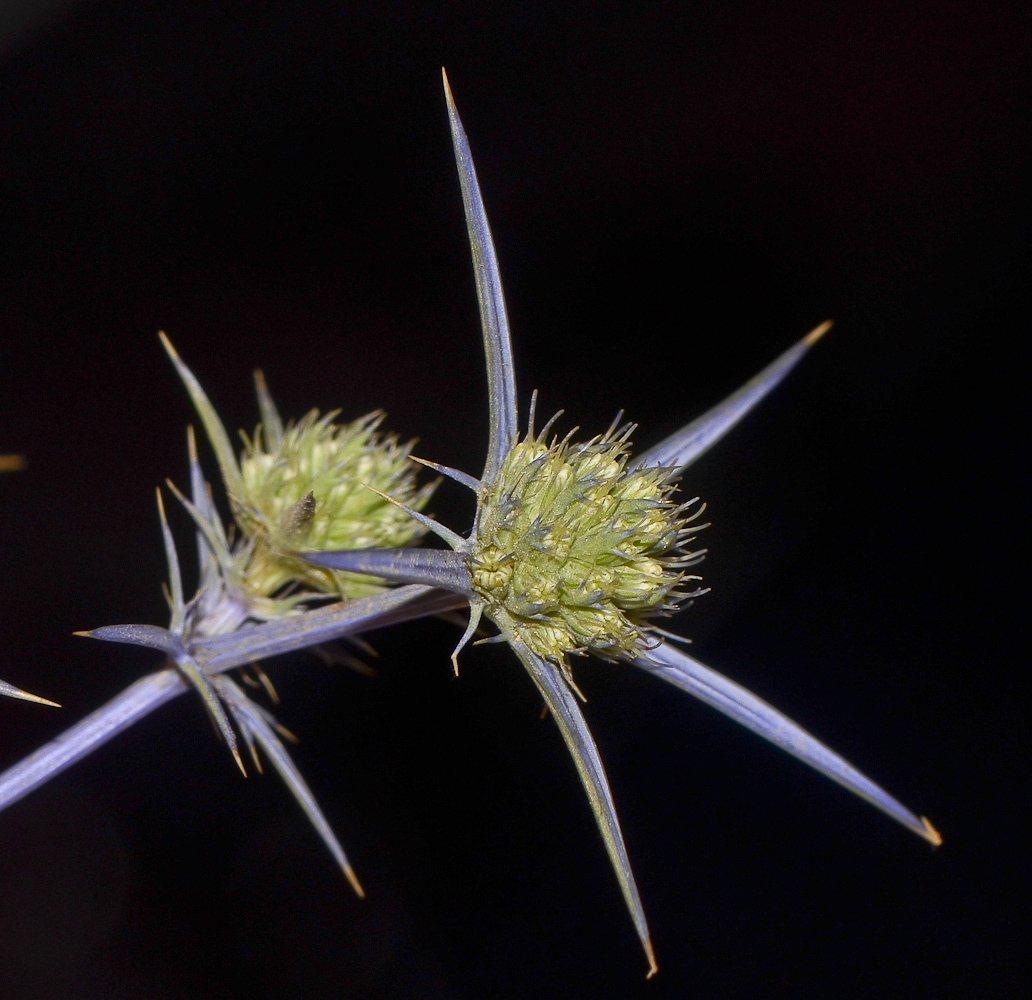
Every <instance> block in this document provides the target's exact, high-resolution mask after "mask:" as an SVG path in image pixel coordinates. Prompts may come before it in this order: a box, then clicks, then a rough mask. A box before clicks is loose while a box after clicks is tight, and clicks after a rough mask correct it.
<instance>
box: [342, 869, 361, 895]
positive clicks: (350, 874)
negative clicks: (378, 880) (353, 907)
mask: <svg viewBox="0 0 1032 1000" xmlns="http://www.w3.org/2000/svg"><path fill="white" fill-rule="evenodd" d="M344 875H345V876H346V877H347V880H348V881H349V882H350V883H351V888H352V889H354V890H355V895H356V896H358V898H359V899H365V889H363V888H362V884H361V883H360V882H359V881H358V876H357V875H356V874H355V870H354V868H352V867H351V865H345V866H344Z"/></svg>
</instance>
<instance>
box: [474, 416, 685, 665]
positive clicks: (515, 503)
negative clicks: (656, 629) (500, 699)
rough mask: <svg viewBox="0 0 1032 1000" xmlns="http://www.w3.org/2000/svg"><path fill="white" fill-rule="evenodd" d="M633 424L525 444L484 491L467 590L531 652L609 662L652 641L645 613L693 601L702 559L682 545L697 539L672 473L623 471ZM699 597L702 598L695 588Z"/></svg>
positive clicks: (530, 439)
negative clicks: (686, 585) (582, 438)
mask: <svg viewBox="0 0 1032 1000" xmlns="http://www.w3.org/2000/svg"><path fill="white" fill-rule="evenodd" d="M633 429H634V428H633V425H628V426H625V427H623V428H621V429H620V430H618V431H615V432H614V431H612V430H611V431H609V432H607V433H606V434H604V435H601V436H600V437H596V438H593V439H592V440H591V441H588V442H586V443H584V444H570V443H568V441H561V442H556V441H554V440H553V442H552V443H551V444H550V445H549V444H545V443H544V441H542V440H540V439H538V438H536V437H534V436H533V435H531V436H530V437H528V438H526V439H524V440H523V441H520V442H519V443H518V444H516V445H515V447H513V449H512V450H511V451H510V452H509V454H508V457H507V458H506V459H505V462H504V463H503V465H502V468H501V471H500V473H499V475H498V478H497V479H496V481H495V482H494V483H492V484H490V485H486V486H485V487H484V489H483V492H482V493H481V498H480V507H479V512H478V515H477V530H476V532H475V538H476V544H475V547H474V549H473V551H472V552H471V554H470V556H469V567H470V575H471V577H472V582H473V589H474V590H475V591H476V592H477V593H478V594H479V595H480V596H481V597H483V598H484V600H485V602H486V608H485V610H486V611H487V613H488V614H489V615H490V616H491V617H493V618H495V619H496V620H498V619H499V618H501V619H503V620H504V619H505V618H508V619H509V620H510V621H511V623H512V627H513V629H514V630H515V631H516V632H517V634H518V635H519V638H521V639H522V640H523V642H525V643H526V644H527V645H528V646H529V647H530V648H531V649H532V650H533V651H534V652H535V653H537V654H538V655H539V656H542V657H544V658H546V659H548V660H551V661H553V662H555V663H560V664H563V663H565V660H566V656H567V654H569V653H572V652H588V651H590V652H592V653H595V654H597V655H600V656H602V657H604V658H607V659H612V658H615V657H616V656H618V655H619V654H620V653H628V654H631V655H634V654H636V653H638V652H640V651H641V650H642V649H645V648H648V647H650V646H653V645H654V644H655V639H654V638H653V637H650V636H649V634H648V627H647V625H646V620H647V619H648V617H649V616H650V615H655V614H659V613H665V612H666V613H668V612H670V611H672V610H674V609H675V608H676V607H677V605H678V603H679V602H680V601H682V600H684V599H685V598H686V597H688V596H693V595H689V594H687V593H686V592H684V591H683V590H678V585H679V584H680V583H682V582H683V581H685V580H688V579H698V577H690V576H686V574H685V573H684V572H683V569H684V567H686V566H688V565H690V564H691V563H693V562H695V561H697V560H698V559H699V558H701V555H702V553H686V552H685V551H684V549H683V548H682V546H683V545H684V544H685V543H687V542H688V541H689V540H690V539H691V536H692V535H693V534H694V533H695V532H696V531H698V530H699V528H698V527H690V526H689V522H690V521H692V520H694V518H696V517H698V515H699V514H701V513H702V508H701V506H700V508H699V510H697V511H696V513H695V514H693V515H691V516H690V517H686V516H685V513H686V511H687V509H688V508H689V507H691V506H692V505H693V504H694V503H695V501H691V502H689V503H687V504H683V505H680V506H679V505H677V504H676V503H675V502H674V501H673V500H672V499H671V496H672V493H673V491H674V489H675V486H674V485H673V484H672V483H670V482H669V481H668V474H669V470H666V469H657V468H649V469H640V468H632V469H629V468H628V467H627V463H628V458H629V448H628V439H629V437H630V434H631V433H632V431H633ZM695 593H698V591H696V592H695Z"/></svg>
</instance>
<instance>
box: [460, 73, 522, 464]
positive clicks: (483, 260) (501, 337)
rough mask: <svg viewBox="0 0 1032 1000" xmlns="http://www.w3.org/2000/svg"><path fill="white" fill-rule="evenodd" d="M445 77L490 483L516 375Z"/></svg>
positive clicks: (506, 431) (515, 419) (480, 208)
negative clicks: (486, 411)
mask: <svg viewBox="0 0 1032 1000" xmlns="http://www.w3.org/2000/svg"><path fill="white" fill-rule="evenodd" d="M441 75H442V76H443V78H444V96H445V99H446V100H447V102H448V122H449V124H450V125H451V136H452V146H453V147H454V149H455V162H456V164H457V165H458V168H459V181H460V183H461V185H462V204H463V207H464V208H465V211H466V229H467V231H468V232H469V244H470V249H471V250H472V252H473V271H474V274H475V275H476V281H477V299H478V300H479V302H480V322H481V326H482V327H483V330H484V353H485V354H486V355H487V388H488V399H489V403H490V413H491V421H490V433H491V439H490V443H489V445H488V450H487V463H486V464H485V465H484V475H483V477H482V478H483V480H484V482H486V483H491V482H494V480H495V479H496V478H497V476H498V470H499V469H501V467H502V462H503V461H505V456H506V455H508V454H509V450H510V449H511V448H512V446H513V445H514V444H515V443H516V434H517V430H518V426H517V425H518V423H519V416H518V411H517V405H516V370H515V366H514V364H513V360H512V342H511V341H510V339H509V320H508V317H507V316H506V313H505V296H504V295H503V293H502V277H501V274H500V272H499V270H498V258H497V256H496V254H495V248H494V241H493V240H492V239H491V227H490V226H489V225H488V223H487V212H486V210H485V209H484V201H483V198H481V196H480V185H479V184H478V183H477V172H476V169H475V168H474V166H473V156H472V154H471V153H470V151H469V141H468V140H467V139H466V132H465V130H464V129H463V127H462V122H461V121H460V120H459V112H458V111H457V110H456V108H455V100H454V98H453V97H452V92H451V87H450V86H449V85H448V74H447V73H445V72H444V70H443V69H442V70H441Z"/></svg>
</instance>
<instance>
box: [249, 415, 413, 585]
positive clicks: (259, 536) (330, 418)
mask: <svg viewBox="0 0 1032 1000" xmlns="http://www.w3.org/2000/svg"><path fill="white" fill-rule="evenodd" d="M338 413H339V411H334V412H332V413H327V414H325V415H324V416H320V415H319V412H318V410H312V411H311V412H310V413H308V414H307V415H306V416H304V417H303V418H302V419H301V420H299V421H298V422H297V423H296V424H294V423H291V424H288V425H287V427H286V428H285V429H280V428H279V427H276V426H273V427H269V426H267V425H265V424H264V423H263V424H259V425H258V427H257V429H256V430H255V432H254V435H253V436H252V437H251V438H250V439H246V438H245V446H244V451H243V453H242V455H241V456H240V477H241V482H242V492H241V495H240V496H234V497H232V501H233V511H234V514H235V516H236V520H237V523H238V524H239V526H240V528H241V530H242V531H243V534H244V537H245V538H246V539H248V540H250V541H251V542H252V543H253V549H252V552H251V556H250V559H249V560H248V563H247V568H246V570H245V581H246V585H247V587H248V589H249V590H251V591H253V592H254V593H256V594H260V595H263V596H266V595H271V594H273V593H275V592H276V591H278V590H280V589H281V588H282V587H284V586H286V585H287V584H289V583H298V584H301V585H302V586H305V587H308V588H310V589H312V590H316V591H322V592H326V591H330V592H339V593H340V594H341V595H342V596H345V597H349V598H355V597H363V596H366V595H368V594H371V593H375V592H377V591H379V590H381V589H382V587H380V586H378V585H376V584H375V583H373V584H371V583H370V580H369V579H368V577H361V576H358V575H355V574H349V573H334V572H327V571H325V570H319V569H316V568H315V567H313V566H311V565H310V564H309V563H306V562H304V560H302V559H300V558H298V557H297V556H295V555H293V553H294V552H295V551H296V550H298V549H304V548H316V549H324V548H347V549H367V548H374V547H385V546H386V547H401V546H405V545H410V544H412V543H413V542H414V541H417V540H418V539H419V538H421V537H422V536H423V534H424V532H425V529H424V528H423V527H422V526H421V525H419V524H418V523H417V522H416V521H414V520H413V519H412V518H411V517H409V516H408V515H407V514H406V513H405V512H404V511H403V510H401V509H399V508H398V507H396V506H394V505H393V504H391V503H388V502H387V501H385V500H383V499H382V498H381V497H379V496H377V495H376V493H374V492H372V491H371V490H369V489H366V488H365V487H364V486H363V485H362V484H366V485H368V486H372V487H374V488H375V489H377V490H379V491H380V492H381V493H386V494H388V495H390V496H391V497H394V498H395V499H397V500H399V501H400V502H402V503H404V504H406V505H408V506H410V507H414V508H415V509H416V510H420V509H422V507H423V506H424V505H425V504H426V501H427V499H428V498H429V495H430V492H431V490H432V487H429V486H428V487H424V488H422V489H417V488H416V467H415V465H414V464H413V463H412V462H411V460H410V459H409V451H410V446H409V445H402V444H400V443H399V441H398V439H397V437H396V436H395V435H392V434H382V433H380V432H379V430H378V428H379V425H380V424H381V423H382V421H383V417H384V415H383V413H371V414H369V415H367V416H365V417H361V418H360V419H358V420H354V421H352V422H351V423H347V424H338V423H336V422H335V418H336V417H337V415H338Z"/></svg>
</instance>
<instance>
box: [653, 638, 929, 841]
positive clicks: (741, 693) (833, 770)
mask: <svg viewBox="0 0 1032 1000" xmlns="http://www.w3.org/2000/svg"><path fill="white" fill-rule="evenodd" d="M633 662H634V664H635V666H638V667H641V668H642V669H643V670H647V671H648V672H649V673H651V674H655V675H656V676H657V677H662V678H663V680H665V681H668V682H669V683H671V684H673V685H674V686H675V687H679V688H680V689H681V690H682V691H687V692H688V693H689V694H691V695H694V696H695V697H696V698H698V699H699V700H700V701H704V702H705V703H706V704H707V705H710V706H712V707H713V708H715V709H717V711H718V712H723V713H724V715H726V716H728V717H729V718H731V719H734V720H735V722H740V723H741V724H742V725H743V726H745V727H746V728H747V729H751V730H752V731H753V732H754V733H756V734H757V735H759V736H762V737H763V738H764V739H765V740H769V741H770V742H771V743H773V744H774V745H775V746H778V747H781V749H782V750H785V751H787V752H788V753H790V754H792V756H793V757H798V758H799V760H801V761H803V763H805V764H809V765H810V767H812V768H814V769H815V770H817V771H820V772H821V774H824V775H826V776H827V777H829V778H831V780H832V781H836V782H838V783H839V784H840V785H842V786H844V787H845V788H848V789H849V790H850V791H851V792H854V793H855V794H857V795H859V796H860V798H862V799H865V800H866V801H868V802H870V803H871V805H873V806H875V808H877V809H880V810H881V811H882V812H884V813H886V814H887V815H888V816H891V817H892V818H893V819H894V820H896V822H898V823H902V824H903V826H905V827H906V828H907V829H908V830H911V831H913V832H914V833H916V834H917V835H918V836H919V837H923V838H924V839H925V840H927V841H929V843H931V844H933V845H934V846H936V847H938V846H939V844H940V843H942V838H941V837H940V836H939V834H938V832H937V831H936V830H935V828H934V827H933V826H932V824H931V823H929V822H928V820H927V819H925V818H924V817H918V816H916V815H915V814H914V813H912V812H911V811H910V810H909V809H907V808H906V806H904V805H903V804H902V803H900V802H898V801H897V800H896V799H894V798H893V797H892V796H891V795H889V794H888V792H886V791H884V790H883V789H881V788H879V787H878V786H877V785H876V784H875V783H874V782H873V781H871V780H870V778H868V777H866V776H865V775H863V774H861V773H860V772H859V771H858V770H857V769H856V768H855V767H853V766H852V765H851V764H849V763H848V762H847V761H845V760H844V759H843V758H842V757H840V756H839V755H838V754H837V753H835V752H834V751H833V750H829V749H828V748H827V747H826V746H825V745H824V744H823V743H821V742H820V741H819V740H816V739H815V738H814V737H813V736H811V735H810V734H809V733H808V732H807V731H806V730H805V729H803V728H802V727H800V726H797V725H796V724H795V723H794V722H793V721H792V720H791V719H789V718H788V717H787V716H785V715H782V713H781V712H779V711H778V710H777V709H776V708H773V707H772V706H771V705H768V704H767V702H765V701H763V700H762V699H760V698H757V697H756V695H754V694H752V693H751V692H750V691H747V690H746V689H745V688H744V687H742V686H741V685H740V684H736V683H735V682H734V681H732V680H728V678H726V677H724V676H723V675H722V674H719V673H717V671H716V670H712V669H710V668H709V667H707V666H705V665H703V664H702V663H700V662H699V661H698V660H695V659H693V658H692V657H690V656H688V655H687V654H686V653H682V652H681V651H680V650H678V649H674V647H673V646H671V645H669V644H668V643H661V644H660V645H659V646H657V647H656V648H655V649H653V650H650V651H649V653H648V654H647V655H646V656H642V657H639V658H638V659H636V660H634V661H633Z"/></svg>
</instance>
